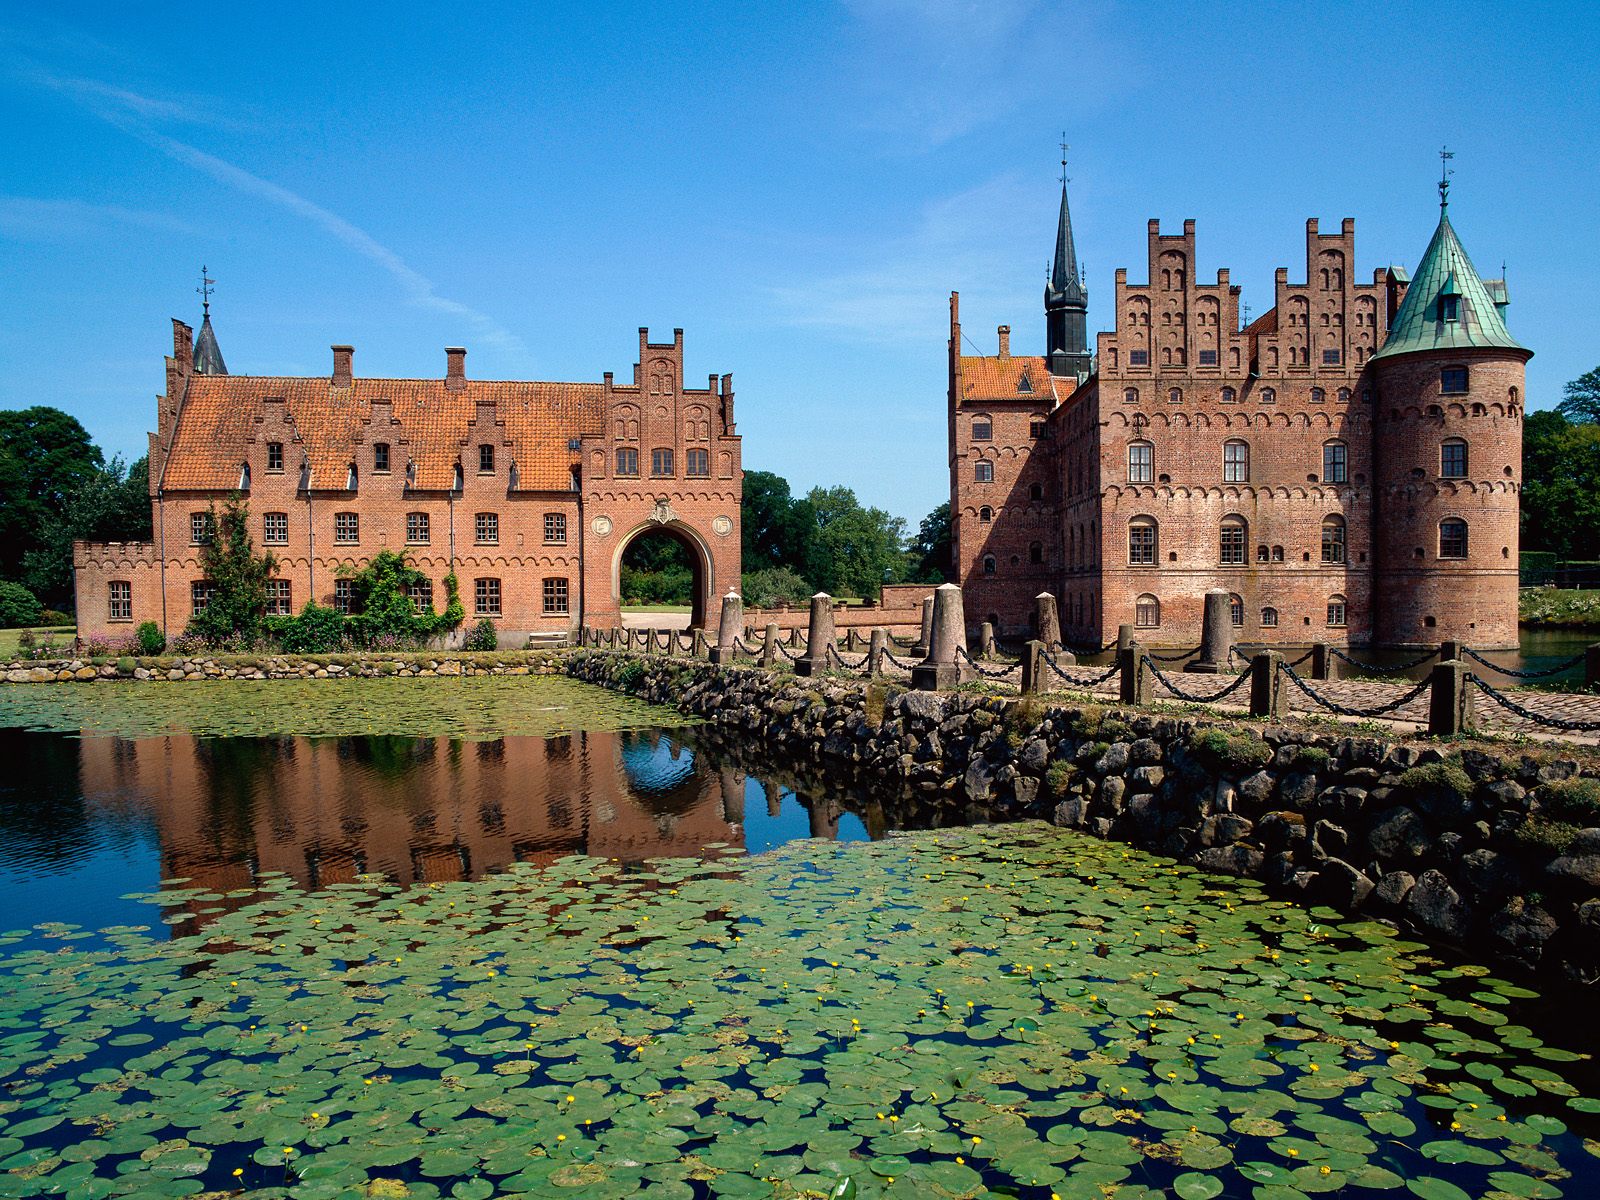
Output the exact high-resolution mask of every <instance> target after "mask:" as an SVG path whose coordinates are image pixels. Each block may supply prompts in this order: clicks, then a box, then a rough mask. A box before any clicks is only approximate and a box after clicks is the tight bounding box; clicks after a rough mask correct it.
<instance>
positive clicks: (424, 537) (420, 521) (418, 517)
mask: <svg viewBox="0 0 1600 1200" xmlns="http://www.w3.org/2000/svg"><path fill="white" fill-rule="evenodd" d="M429 525H430V522H429V520H428V514H427V513H425V512H409V513H407V514H406V545H408V546H426V545H427V544H428V540H429V537H430V535H431V531H430V529H429Z"/></svg>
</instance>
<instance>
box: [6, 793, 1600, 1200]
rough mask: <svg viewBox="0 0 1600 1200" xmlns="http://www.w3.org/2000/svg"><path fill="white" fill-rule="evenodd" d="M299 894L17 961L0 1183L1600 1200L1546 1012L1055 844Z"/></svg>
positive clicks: (1344, 924)
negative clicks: (192, 928)
mask: <svg viewBox="0 0 1600 1200" xmlns="http://www.w3.org/2000/svg"><path fill="white" fill-rule="evenodd" d="M266 887H267V895H266V896H265V898H264V899H262V900H260V901H259V902H257V903H255V904H253V905H251V906H250V907H248V908H245V909H241V910H239V911H237V912H234V913H225V914H222V915H219V916H218V917H217V918H216V920H215V921H214V922H213V923H212V924H211V925H210V926H209V927H208V928H207V929H206V931H205V932H204V933H202V934H197V935H195V936H193V937H189V938H181V939H178V940H176V941H174V942H171V943H160V942H157V941H154V940H153V939H151V938H150V937H149V936H147V935H146V934H145V933H143V932H139V931H137V930H132V929H126V928H124V929H119V930H115V931H107V932H106V938H107V941H108V942H109V943H110V944H111V946H112V947H113V948H112V949H109V950H87V951H85V950H74V949H70V948H68V949H64V950H61V951H58V952H54V953H49V952H44V951H38V950H20V951H19V952H17V953H16V954H15V955H14V956H13V957H11V958H9V959H5V960H0V1046H3V1047H4V1051H3V1058H0V1078H3V1079H4V1081H5V1083H6V1087H7V1094H6V1097H5V1099H4V1101H3V1103H0V1169H3V1170H4V1171H5V1172H7V1173H6V1174H4V1175H0V1195H5V1196H28V1195H44V1194H70V1195H72V1196H75V1197H100V1196H109V1195H139V1196H145V1195H152V1196H163V1195H182V1194H197V1193H200V1192H208V1191H218V1192H226V1191H229V1190H231V1189H241V1190H245V1191H252V1190H253V1191H254V1192H255V1194H259V1195H262V1196H268V1195H270V1196H291V1197H304V1198H307V1200H312V1198H322V1197H329V1198H331V1197H340V1196H397V1197H398V1196H410V1197H443V1196H452V1197H462V1198H470V1197H481V1198H488V1197H492V1196H496V1195H506V1196H511V1195H532V1196H561V1195H572V1196H585V1197H592V1196H599V1197H613V1198H617V1200H620V1198H622V1197H627V1196H633V1195H639V1194H644V1195H649V1196H652V1197H655V1196H666V1197H676V1198H680V1200H692V1198H694V1197H702V1196H717V1197H724V1196H726V1197H799V1196H826V1195H830V1194H837V1195H854V1196H859V1197H868V1196H892V1197H901V1196H904V1197H916V1198H919V1200H926V1198H927V1197H956V1196H979V1195H999V1194H1006V1195H1018V1196H1033V1197H1039V1198H1040V1200H1046V1198H1047V1197H1050V1196H1051V1195H1052V1194H1054V1195H1056V1196H1060V1197H1062V1198H1063V1200H1104V1197H1106V1196H1113V1195H1114V1196H1116V1197H1119V1198H1121V1200H1129V1198H1141V1200H1153V1198H1154V1197H1156V1196H1161V1195H1176V1196H1179V1197H1183V1198H1185V1200H1210V1198H1212V1197H1218V1196H1227V1197H1251V1198H1252V1200H1297V1198H1299V1197H1304V1196H1309V1195H1315V1194H1331V1193H1339V1194H1340V1195H1346V1196H1348V1195H1364V1194H1371V1195H1377V1194H1379V1193H1384V1194H1388V1195H1400V1196H1405V1195H1415V1196H1418V1197H1422V1198H1423V1200H1458V1198H1459V1197H1461V1196H1463V1195H1466V1196H1511V1197H1559V1196H1562V1195H1563V1194H1566V1195H1571V1196H1581V1195H1592V1194H1593V1193H1594V1179H1595V1174H1594V1171H1595V1168H1596V1165H1597V1164H1595V1163H1594V1162H1593V1158H1592V1155H1593V1154H1594V1153H1595V1152H1596V1149H1595V1147H1596V1144H1595V1143H1593V1142H1584V1141H1582V1140H1581V1138H1580V1136H1579V1132H1581V1130H1582V1129H1583V1128H1584V1127H1585V1126H1586V1125H1587V1124H1588V1122H1589V1118H1588V1117H1587V1115H1586V1114H1589V1113H1591V1112H1593V1111H1594V1109H1595V1107H1596V1106H1595V1105H1594V1104H1593V1103H1592V1102H1591V1101H1590V1100H1589V1099H1588V1098H1586V1097H1583V1096H1581V1095H1580V1094H1579V1093H1578V1090H1577V1089H1576V1088H1575V1087H1573V1086H1572V1085H1571V1084H1570V1083H1569V1082H1567V1081H1566V1079H1564V1078H1563V1075H1562V1067H1563V1065H1566V1064H1570V1063H1571V1062H1572V1061H1573V1060H1574V1059H1576V1058H1577V1057H1578V1056H1577V1055H1573V1054H1570V1053H1568V1052H1565V1051H1563V1050H1560V1049H1559V1048H1557V1047H1554V1046H1549V1045H1546V1044H1544V1043H1543V1042H1541V1041H1540V1040H1539V1039H1538V1038H1537V1037H1536V1036H1535V1035H1534V1034H1533V1032H1532V1031H1531V1030H1530V1029H1528V1028H1527V1027H1526V1026H1524V1025H1521V1024H1519V1023H1517V1021H1516V1010H1517V1005H1518V1004H1519V1003H1520V1002H1522V1001H1525V1000H1527V999H1529V998H1530V997H1531V993H1529V992H1527V991H1526V990H1524V989H1522V988H1519V987H1516V986H1514V985H1512V984H1510V983H1507V982H1505V981H1502V980H1498V979H1496V978H1494V977H1493V976H1492V975H1490V974H1489V973H1488V972H1487V971H1486V970H1484V969H1482V968H1475V967H1451V966H1447V965H1445V964H1443V963H1441V962H1440V961H1439V960H1437V959H1436V958H1433V957H1431V956H1430V955H1429V954H1428V952H1427V951H1426V950H1425V949H1424V948H1423V947H1421V946H1418V945H1416V944H1415V943H1411V942H1408V941H1405V940H1403V939H1402V938H1400V937H1399V936H1398V935H1397V934H1396V933H1395V932H1394V931H1393V930H1391V929H1388V928H1386V927H1384V926H1381V925H1378V924H1375V923H1371V922H1360V921H1352V920H1344V919H1341V918H1339V917H1338V916H1337V914H1333V913H1331V912H1329V911H1327V910H1314V911H1312V912H1310V913H1308V912H1306V911H1305V910H1303V909H1300V908H1297V907H1295V906H1293V905H1290V904H1287V903H1283V902H1278V901H1273V900H1270V899H1268V898H1267V897H1266V896H1265V895H1264V893H1263V892H1262V891H1261V890H1260V889H1259V888H1257V887H1255V886H1254V885H1251V884H1248V883H1242V884H1241V883H1235V882H1233V881H1228V882H1226V883H1223V882H1222V881H1218V880H1216V879H1214V878H1211V877H1208V876H1205V875H1202V874H1199V873H1197V872H1195V871H1193V870H1190V869H1188V868H1184V867H1179V866H1177V865H1175V864H1173V863H1171V862H1170V861H1167V860H1164V859H1159V858H1155V857H1153V856H1150V855H1145V854H1141V853H1138V852H1134V851H1128V850H1124V849H1122V848H1120V847H1116V846H1113V845H1108V844H1106V843H1102V842H1097V841H1092V840H1089V839H1086V838H1083V837H1081V836H1079V835H1076V834H1073V833H1070V832H1065V831H1059V830H1055V829H1051V828H1049V827H1047V826H1043V825H1039V824H1032V823H1030V824H1024V825H1016V826H1006V827H1000V828H989V829H969V830H950V831H938V832H930V833H919V834H911V835H904V836H898V837H895V838H892V839H890V840H888V841H885V842H880V843H854V844H848V845H840V844H835V843H827V842H817V841H812V842H800V843H793V844H791V845H789V846H787V847H785V848H783V849H780V850H778V851H775V852H773V853H771V854H767V855H763V856H760V857H759V858H754V859H751V858H745V857H743V856H736V855H732V854H729V855H727V856H725V857H722V858H720V859H713V860H710V861H703V862H702V861H690V860H682V859H657V860H651V861H650V862H648V863H646V864H645V865H644V867H643V869H637V870H624V869H623V868H622V867H621V866H620V865H618V864H616V863H614V862H608V861H605V860H600V859H594V858H586V857H572V858H566V859H561V860H558V861H556V862H555V863H554V864H552V865H550V866H548V867H543V868H540V867H533V866H528V865H518V866H516V867H513V868H512V869H511V870H510V871H508V872H507V873H505V874H503V875H498V876H494V877H490V878H487V879H483V880H480V881H477V882H474V883H449V884H435V885H429V886H426V887H421V888H415V889H407V888H402V887H400V886H398V885H395V884H392V883H388V882H385V881H383V880H381V879H379V878H376V877H368V878H364V879H363V880H362V881H360V882H357V883H353V884H343V885H338V886H335V887H333V888H330V889H328V890H326V891H323V892H317V893H310V894H306V893H302V892H298V891H296V890H294V889H293V887H292V886H291V885H290V884H288V883H287V882H286V881H284V880H282V879H281V878H276V879H275V878H271V877H269V878H268V879H267V880H266ZM209 898H214V896H213V895H212V894H207V893H201V894H188V893H185V892H182V891H169V892H165V893H162V894H160V896H159V897H150V899H159V900H160V901H161V902H163V903H165V904H169V905H184V904H190V903H203V902H206V901H207V900H208V899H209ZM51 932H52V934H54V935H55V936H60V937H62V938H64V939H70V938H71V937H72V935H73V931H72V930H71V929H70V928H69V927H65V926H61V927H56V928H55V929H53V930H52V931H51ZM3 940H4V939H0V941H3ZM62 944H63V945H64V946H66V947H71V946H72V944H73V943H72V941H71V940H64V941H63V943H62ZM1569 1123H1570V1125H1571V1126H1572V1127H1573V1128H1574V1129H1575V1130H1578V1131H1579V1132H1574V1131H1572V1130H1569Z"/></svg>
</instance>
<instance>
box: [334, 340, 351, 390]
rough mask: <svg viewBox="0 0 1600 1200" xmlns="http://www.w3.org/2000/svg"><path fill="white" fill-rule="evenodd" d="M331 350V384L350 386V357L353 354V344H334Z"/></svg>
mask: <svg viewBox="0 0 1600 1200" xmlns="http://www.w3.org/2000/svg"><path fill="white" fill-rule="evenodd" d="M332 350H333V386H334V387H349V386H350V359H351V357H352V356H353V355H354V354H355V352H356V348H355V347H354V346H334V347H332Z"/></svg>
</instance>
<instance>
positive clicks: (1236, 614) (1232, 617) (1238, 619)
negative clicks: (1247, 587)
mask: <svg viewBox="0 0 1600 1200" xmlns="http://www.w3.org/2000/svg"><path fill="white" fill-rule="evenodd" d="M1228 623H1229V624H1231V625H1232V626H1233V627H1234V628H1235V629H1238V628H1240V627H1242V626H1243V625H1244V597H1243V596H1240V595H1237V594H1235V595H1232V596H1229V597H1228Z"/></svg>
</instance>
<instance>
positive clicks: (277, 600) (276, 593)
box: [267, 579, 294, 617]
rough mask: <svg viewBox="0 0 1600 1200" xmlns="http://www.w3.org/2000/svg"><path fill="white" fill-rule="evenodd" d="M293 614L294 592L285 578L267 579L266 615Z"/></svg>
mask: <svg viewBox="0 0 1600 1200" xmlns="http://www.w3.org/2000/svg"><path fill="white" fill-rule="evenodd" d="M293 615H294V592H293V589H292V588H291V587H290V585H289V581H288V580H287V579H269V580H267V616H269V617H288V616H293Z"/></svg>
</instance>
